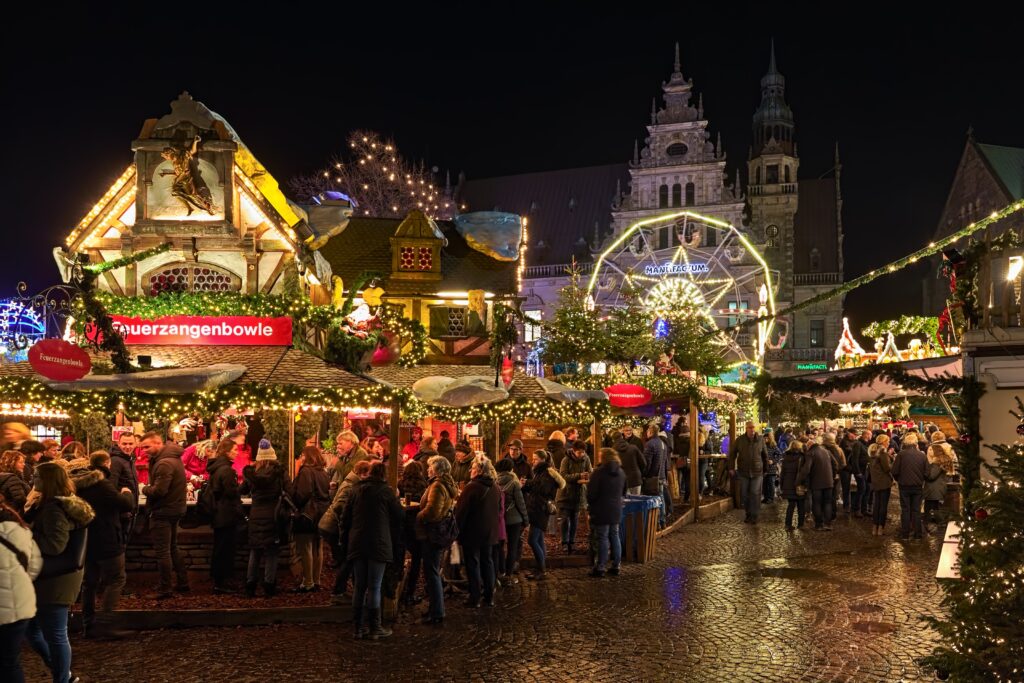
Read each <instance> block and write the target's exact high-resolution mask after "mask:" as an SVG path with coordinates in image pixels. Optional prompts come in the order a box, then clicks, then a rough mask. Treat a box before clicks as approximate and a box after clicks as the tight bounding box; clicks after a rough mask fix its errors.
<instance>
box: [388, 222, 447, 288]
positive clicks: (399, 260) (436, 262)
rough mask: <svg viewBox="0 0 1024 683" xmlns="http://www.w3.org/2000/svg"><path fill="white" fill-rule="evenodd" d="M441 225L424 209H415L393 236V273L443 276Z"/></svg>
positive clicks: (413, 276)
mask: <svg viewBox="0 0 1024 683" xmlns="http://www.w3.org/2000/svg"><path fill="white" fill-rule="evenodd" d="M442 246H444V236H443V235H442V233H441V230H440V228H438V227H437V224H436V223H434V221H432V220H431V219H429V218H427V216H426V215H424V214H423V212H422V211H418V210H413V211H410V212H409V215H408V216H406V217H405V220H403V221H402V222H401V223H400V224H399V226H398V228H397V229H396V230H395V234H394V236H392V238H391V253H392V261H391V276H392V277H397V278H406V279H416V280H440V279H441V247H442Z"/></svg>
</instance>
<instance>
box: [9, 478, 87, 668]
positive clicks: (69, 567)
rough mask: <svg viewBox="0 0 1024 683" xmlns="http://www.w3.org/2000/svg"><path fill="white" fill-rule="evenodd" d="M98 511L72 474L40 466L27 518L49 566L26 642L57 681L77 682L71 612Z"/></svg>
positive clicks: (40, 584)
mask: <svg viewBox="0 0 1024 683" xmlns="http://www.w3.org/2000/svg"><path fill="white" fill-rule="evenodd" d="M94 516H95V515H94V514H93V511H92V508H91V507H89V504H88V503H86V502H85V501H84V500H82V499H81V498H79V497H78V496H76V495H75V487H74V484H72V483H71V478H70V477H69V476H68V473H67V470H66V469H65V468H64V467H63V466H61V465H59V464H57V463H56V462H47V463H41V464H39V465H37V466H36V468H35V487H34V488H33V489H32V492H31V493H29V495H28V503H27V504H26V517H28V518H29V519H31V520H32V537H33V538H34V539H35V542H36V544H37V545H38V546H39V550H40V552H42V554H43V568H42V571H41V572H40V573H39V575H38V576H37V577H36V581H35V589H36V616H35V617H34V618H33V619H32V621H31V622H30V623H29V626H28V633H27V634H26V636H25V638H26V639H27V640H28V642H29V644H30V645H31V646H32V649H33V650H35V651H36V652H37V653H38V654H39V656H40V657H42V659H43V662H44V663H45V664H46V666H47V667H48V668H49V669H50V672H51V673H52V675H53V683H67V682H68V681H69V680H70V678H71V643H69V642H68V608H70V607H71V605H72V604H73V603H74V602H75V599H76V598H77V597H78V591H79V590H80V589H81V587H82V577H83V574H84V567H82V566H80V567H79V568H77V569H75V566H76V564H78V562H79V560H80V559H83V558H84V557H85V552H84V551H85V543H86V540H87V539H86V529H85V527H86V526H87V525H88V524H89V522H91V521H92V520H93V517H94Z"/></svg>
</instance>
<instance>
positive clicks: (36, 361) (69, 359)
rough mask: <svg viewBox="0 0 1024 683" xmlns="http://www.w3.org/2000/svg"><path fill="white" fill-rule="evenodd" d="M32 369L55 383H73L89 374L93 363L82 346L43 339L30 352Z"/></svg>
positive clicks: (61, 340) (59, 340)
mask: <svg viewBox="0 0 1024 683" xmlns="http://www.w3.org/2000/svg"><path fill="white" fill-rule="evenodd" d="M28 362H29V365H31V366H32V369H33V370H35V371H36V372H38V373H39V374H40V375H42V376H43V377H45V378H47V379H52V380H54V381H55V382H73V381H74V380H76V379H81V378H83V377H85V376H86V375H88V374H89V370H91V369H92V361H91V360H90V359H89V354H87V353H86V352H85V351H84V350H83V349H82V348H81V347H80V346H76V345H75V344H72V343H71V342H66V341H64V340H63V339H43V340H42V341H40V342H37V343H36V344H35V346H33V347H32V348H31V349H29V351H28Z"/></svg>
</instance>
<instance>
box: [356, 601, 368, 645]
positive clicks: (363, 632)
mask: <svg viewBox="0 0 1024 683" xmlns="http://www.w3.org/2000/svg"><path fill="white" fill-rule="evenodd" d="M352 623H353V624H354V625H355V631H354V633H353V635H352V637H353V638H355V639H356V640H362V639H364V638H366V636H367V634H368V633H369V632H370V630H369V628H368V627H367V626H365V625H364V624H363V607H362V605H353V606H352Z"/></svg>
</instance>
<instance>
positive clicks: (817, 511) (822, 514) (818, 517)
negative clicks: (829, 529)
mask: <svg viewBox="0 0 1024 683" xmlns="http://www.w3.org/2000/svg"><path fill="white" fill-rule="evenodd" d="M834 496H835V492H834V491H833V489H832V488H827V489H814V490H813V491H811V501H812V503H811V506H812V509H813V510H814V528H815V529H820V528H822V527H823V526H825V525H826V524H831V523H832V507H833V505H834V504H835V498H834Z"/></svg>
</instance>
